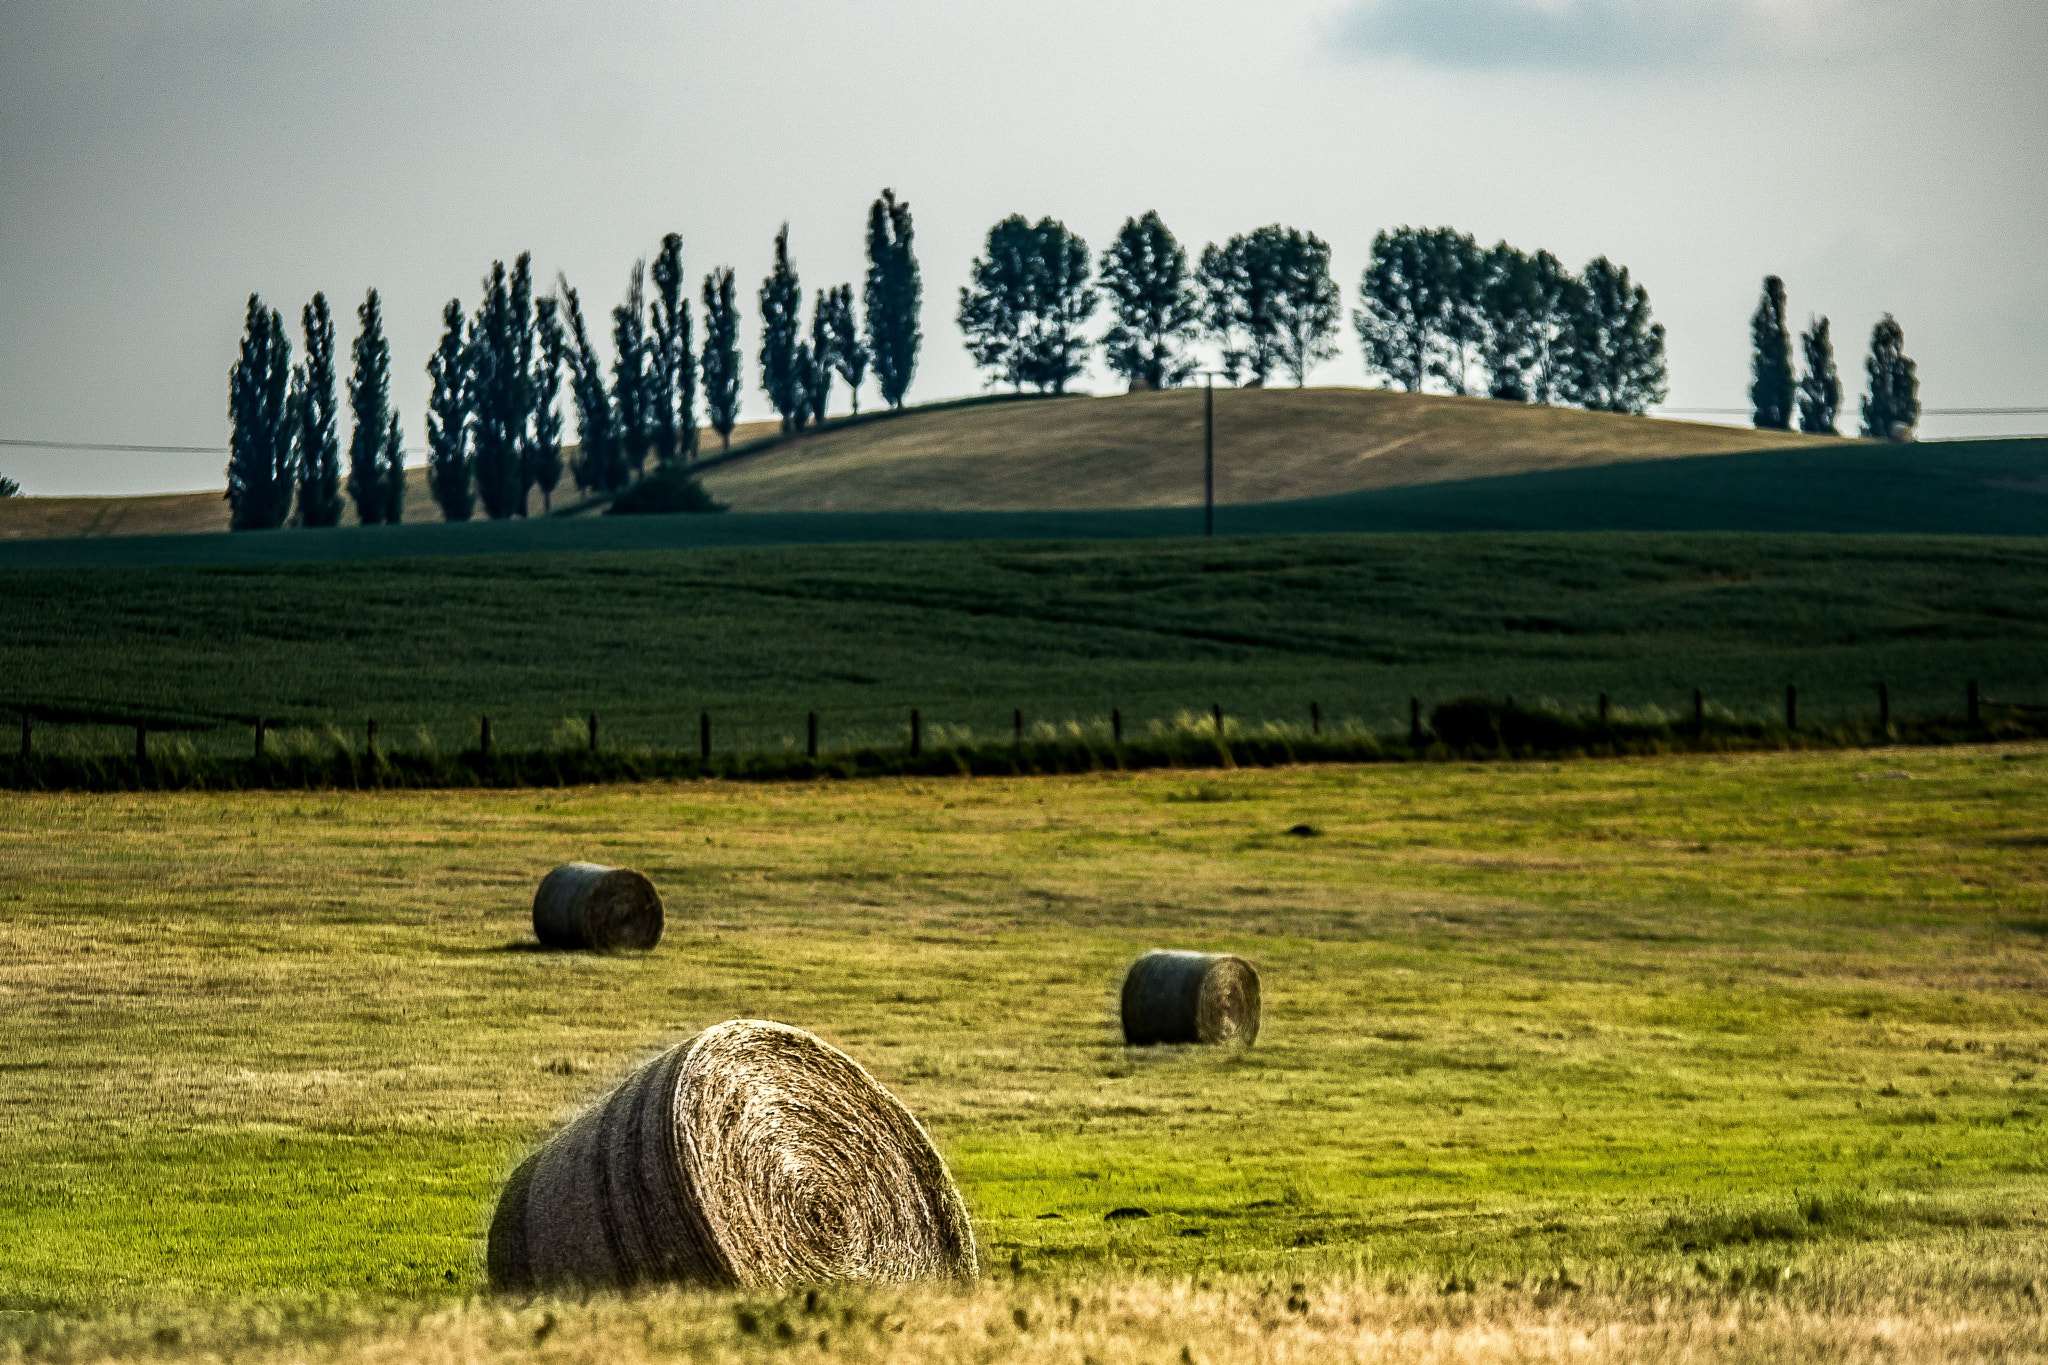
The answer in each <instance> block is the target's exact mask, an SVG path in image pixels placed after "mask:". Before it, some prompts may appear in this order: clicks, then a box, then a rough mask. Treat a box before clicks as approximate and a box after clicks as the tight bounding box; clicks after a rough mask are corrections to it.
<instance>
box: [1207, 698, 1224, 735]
mask: <svg viewBox="0 0 2048 1365" xmlns="http://www.w3.org/2000/svg"><path fill="white" fill-rule="evenodd" d="M1209 711H1210V714H1212V715H1214V716H1215V717H1216V738H1218V739H1221V738H1223V703H1222V702H1220V701H1219V702H1217V703H1216V704H1215V705H1214V706H1212V707H1210V708H1209Z"/></svg>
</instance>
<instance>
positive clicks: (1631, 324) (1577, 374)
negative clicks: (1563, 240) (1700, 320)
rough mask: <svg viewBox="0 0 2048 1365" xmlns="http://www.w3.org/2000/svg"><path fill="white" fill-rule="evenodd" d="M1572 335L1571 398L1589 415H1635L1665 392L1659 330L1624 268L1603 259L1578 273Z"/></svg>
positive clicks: (1647, 297) (1661, 330)
mask: <svg viewBox="0 0 2048 1365" xmlns="http://www.w3.org/2000/svg"><path fill="white" fill-rule="evenodd" d="M1579 279H1580V283H1581V284H1582V285H1583V290H1582V292H1581V294H1580V297H1579V303H1580V311H1579V315H1578V321H1577V326H1576V327H1574V329H1573V353H1574V354H1573V359H1574V368H1573V375H1572V384H1573V393H1572V397H1573V399H1574V401H1576V402H1577V403H1578V404H1579V405H1580V406H1581V407H1585V408H1589V409H1591V410H1592V411H1594V412H1626V413H1641V412H1643V411H1645V410H1646V409H1648V408H1650V407H1651V406H1653V405H1655V404H1657V403H1661V402H1663V401H1664V395H1665V394H1666V393H1667V392H1668V391H1669V384H1668V381H1667V376H1666V370H1665V364H1664V325H1663V324H1662V323H1659V322H1652V321H1651V319H1650V293H1649V291H1648V290H1647V289H1645V288H1643V286H1641V285H1639V284H1636V283H1635V282H1634V281H1632V280H1631V279H1630V278H1629V273H1628V267H1626V266H1618V265H1616V264H1614V263H1613V262H1612V261H1610V260H1608V259H1607V258H1606V257H1605V256H1600V257H1597V258H1595V259H1594V260H1593V261H1591V262H1589V263H1588V264H1587V266H1586V268H1585V269H1584V270H1583V271H1581V272H1580V275H1579Z"/></svg>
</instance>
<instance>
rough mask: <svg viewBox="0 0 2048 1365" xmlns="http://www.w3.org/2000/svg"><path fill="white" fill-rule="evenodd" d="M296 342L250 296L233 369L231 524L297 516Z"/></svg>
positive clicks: (259, 524)
mask: <svg viewBox="0 0 2048 1365" xmlns="http://www.w3.org/2000/svg"><path fill="white" fill-rule="evenodd" d="M291 369H292V344H291V341H290V340H289V338H287V337H286V336H285V330H284V320H283V319H282V318H280V317H278V315H277V310H276V309H273V308H266V307H265V306H264V304H263V300H262V299H261V298H259V297H257V296H256V295H254V294H251V295H250V296H249V311H248V318H247V321H246V323H245V325H244V329H243V333H242V352H241V358H240V359H238V360H236V361H235V363H234V365H233V366H232V367H231V368H230V369H229V370H228V420H229V422H230V424H231V426H230V435H229V437H228V490H227V499H228V506H229V517H228V524H229V525H230V526H231V527H232V528H233V529H235V530H237V531H258V530H269V529H270V528H272V527H275V526H282V525H283V524H284V521H285V518H286V517H288V516H290V515H291V510H292V484H293V475H294V470H293V466H292V449H293V444H294V432H293V430H292V426H293V423H292V412H291V393H290V385H291Z"/></svg>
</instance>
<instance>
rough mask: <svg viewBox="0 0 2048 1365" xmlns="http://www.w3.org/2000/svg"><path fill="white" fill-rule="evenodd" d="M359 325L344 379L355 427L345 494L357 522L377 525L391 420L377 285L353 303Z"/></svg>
mask: <svg viewBox="0 0 2048 1365" xmlns="http://www.w3.org/2000/svg"><path fill="white" fill-rule="evenodd" d="M356 321H357V322H358V323H360V324H361V329H362V330H360V331H359V332H357V333H356V339H355V344H354V345H353V346H351V347H350V348H349V355H350V359H351V360H352V361H353V362H354V364H353V368H352V370H351V373H350V375H349V381H348V406H349V415H350V416H351V417H352V418H353V419H354V422H355V426H354V429H353V430H351V431H350V432H349V438H348V495H349V498H350V500H351V501H353V502H354V503H355V505H356V520H357V521H359V522H361V523H362V524H363V525H365V526H375V525H377V524H378V523H379V522H381V521H383V520H385V515H384V514H385V510H386V507H387V505H388V503H389V498H388V496H387V495H386V493H385V489H384V477H385V473H384V446H385V437H386V435H387V432H386V430H385V429H386V428H387V427H388V426H390V424H391V415H392V414H391V346H390V344H389V343H388V342H386V341H385V339H384V311H383V304H382V302H381V301H380V300H379V299H378V297H377V291H376V290H375V289H372V290H370V291H369V292H368V293H366V294H364V295H363V301H362V303H360V304H358V305H357V307H356Z"/></svg>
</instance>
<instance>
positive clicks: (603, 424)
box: [555, 275, 626, 493]
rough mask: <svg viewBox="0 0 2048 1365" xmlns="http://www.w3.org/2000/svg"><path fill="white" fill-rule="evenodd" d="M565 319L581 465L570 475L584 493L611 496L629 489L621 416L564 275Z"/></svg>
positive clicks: (560, 283) (558, 280) (558, 287)
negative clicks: (622, 450)
mask: <svg viewBox="0 0 2048 1365" xmlns="http://www.w3.org/2000/svg"><path fill="white" fill-rule="evenodd" d="M555 292H556V294H557V296H558V297H559V298H560V299H561V301H562V315H563V316H564V317H566V318H567V319H568V320H569V328H568V336H569V341H570V343H571V344H570V345H569V346H568V348H567V359H568V362H569V396H570V398H571V399H572V400H573V401H574V402H575V404H576V440H577V451H576V462H575V464H574V465H573V466H572V467H571V473H572V474H574V476H575V479H576V486H577V487H578V488H580V489H583V490H584V491H585V492H592V491H595V492H600V493H611V492H616V491H617V490H618V489H621V488H624V487H625V486H626V462H625V460H624V459H623V458H622V457H621V455H620V451H619V437H618V418H617V414H615V413H614V412H613V411H612V397H611V393H610V392H609V391H608V390H607V389H606V388H605V383H604V366H603V365H602V364H601V363H600V362H599V361H598V358H597V350H596V348H595V347H593V346H592V345H591V344H590V328H589V326H588V325H587V324H586V323H585V322H584V320H583V300H582V299H581V298H579V297H578V296H577V294H576V291H575V289H574V288H572V287H571V286H570V284H569V281H568V279H567V278H566V277H565V276H561V275H557V276H556V277H555Z"/></svg>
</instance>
